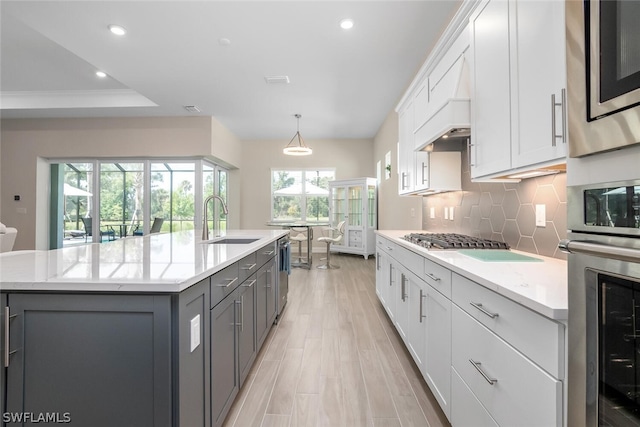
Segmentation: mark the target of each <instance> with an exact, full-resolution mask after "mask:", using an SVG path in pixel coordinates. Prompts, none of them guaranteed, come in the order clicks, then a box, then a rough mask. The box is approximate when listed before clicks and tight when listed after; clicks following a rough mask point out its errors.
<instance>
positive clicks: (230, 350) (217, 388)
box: [211, 291, 240, 426]
mask: <svg viewBox="0 0 640 427" xmlns="http://www.w3.org/2000/svg"><path fill="white" fill-rule="evenodd" d="M238 293H239V291H235V292H234V293H232V294H231V295H229V296H227V297H226V298H225V299H223V300H222V301H221V302H220V303H219V304H218V305H216V306H215V307H214V308H213V309H212V310H211V423H212V424H213V425H214V426H220V425H222V422H223V421H224V417H225V416H226V415H227V412H229V408H231V405H232V404H233V400H234V399H235V397H236V395H237V394H238V390H239V389H240V384H239V378H238V374H237V372H238V365H237V364H236V363H237V358H236V354H237V347H236V341H235V339H236V328H237V326H236V323H237V322H236V312H235V310H236V307H235V306H236V299H237V295H238Z"/></svg>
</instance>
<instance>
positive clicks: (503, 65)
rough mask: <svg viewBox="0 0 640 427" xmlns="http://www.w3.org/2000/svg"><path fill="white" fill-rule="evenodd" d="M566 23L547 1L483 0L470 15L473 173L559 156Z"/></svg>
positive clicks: (496, 173) (558, 6)
mask: <svg viewBox="0 0 640 427" xmlns="http://www.w3.org/2000/svg"><path fill="white" fill-rule="evenodd" d="M564 25H565V24H564V3H563V2H557V1H552V0H548V1H547V0H543V1H536V2H531V1H526V0H524V1H523V0H509V1H504V0H485V1H484V2H482V3H481V4H480V5H479V6H478V8H477V9H476V11H475V12H474V14H473V15H472V17H471V20H470V29H471V48H470V60H471V71H472V74H471V75H472V77H471V80H472V96H471V146H470V148H469V162H470V165H471V178H472V179H483V178H495V177H501V176H506V175H508V174H509V173H511V172H515V171H522V170H527V169H531V168H535V167H543V166H548V165H552V164H557V163H562V162H563V161H564V159H565V156H566V144H565V142H566V132H565V130H564V129H566V123H565V121H564V117H565V116H566V114H564V113H563V111H566V110H565V109H566V105H564V103H563V102H562V99H563V95H562V94H563V88H564V87H565V86H566V84H565V82H566V71H565V70H566V67H565V59H564V45H565V37H564ZM552 97H554V98H555V102H554V105H552ZM556 104H557V105H556ZM554 123H555V126H554Z"/></svg>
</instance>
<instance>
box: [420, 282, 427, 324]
mask: <svg viewBox="0 0 640 427" xmlns="http://www.w3.org/2000/svg"><path fill="white" fill-rule="evenodd" d="M426 297H427V296H426V295H425V294H424V292H423V291H422V289H420V319H419V320H420V323H422V319H426V318H427V316H426V315H424V314H422V305H423V303H422V298H426Z"/></svg>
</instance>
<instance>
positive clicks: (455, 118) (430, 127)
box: [414, 54, 471, 150]
mask: <svg viewBox="0 0 640 427" xmlns="http://www.w3.org/2000/svg"><path fill="white" fill-rule="evenodd" d="M469 73H470V71H469V65H468V62H467V60H466V59H465V56H464V54H462V55H460V56H459V57H458V58H457V60H456V61H455V62H454V63H453V65H451V66H450V67H449V68H448V69H446V70H442V72H441V74H438V73H437V70H434V73H432V74H431V75H429V94H430V99H429V108H428V109H427V111H428V114H427V115H426V117H422V118H420V117H416V124H417V125H419V127H418V128H416V130H415V133H414V141H415V148H416V150H424V149H426V148H427V146H428V145H429V144H432V143H433V142H435V141H438V140H442V141H443V143H444V141H445V140H446V138H457V137H467V136H469V135H470V128H471V99H470V95H469V94H470V74H469ZM421 120H424V121H423V123H422V125H420V121H421Z"/></svg>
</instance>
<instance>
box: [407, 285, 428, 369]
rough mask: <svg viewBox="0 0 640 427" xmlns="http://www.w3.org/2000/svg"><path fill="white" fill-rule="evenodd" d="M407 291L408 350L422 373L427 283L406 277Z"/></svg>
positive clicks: (425, 337) (425, 348)
mask: <svg viewBox="0 0 640 427" xmlns="http://www.w3.org/2000/svg"><path fill="white" fill-rule="evenodd" d="M407 286H408V293H409V343H408V347H409V352H410V353H411V356H413V360H414V361H415V362H416V365H417V366H418V368H419V369H420V372H422V373H423V375H424V372H425V371H424V367H425V363H424V362H425V358H426V353H427V324H428V319H427V315H426V313H427V307H426V304H425V303H426V299H427V292H426V288H427V287H428V285H427V284H426V283H425V282H424V281H422V280H421V279H419V278H418V277H417V276H415V275H409V277H408V283H407Z"/></svg>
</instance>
